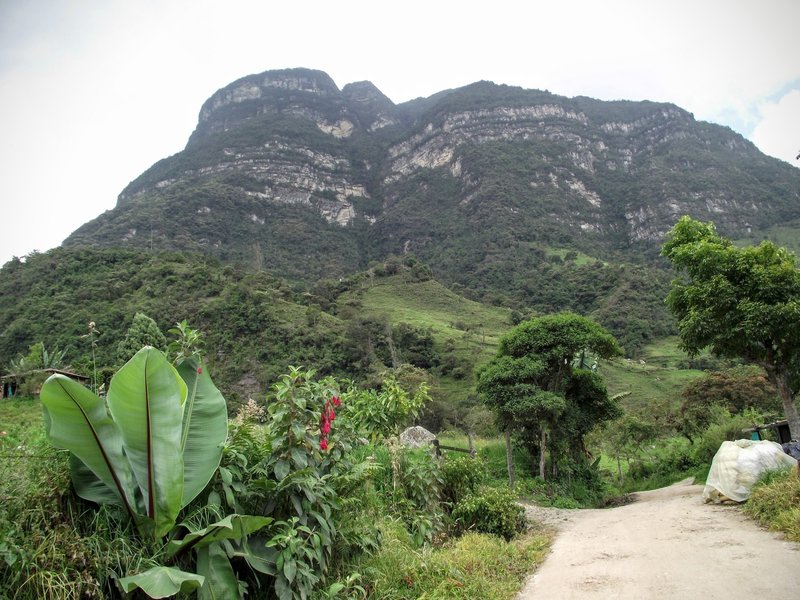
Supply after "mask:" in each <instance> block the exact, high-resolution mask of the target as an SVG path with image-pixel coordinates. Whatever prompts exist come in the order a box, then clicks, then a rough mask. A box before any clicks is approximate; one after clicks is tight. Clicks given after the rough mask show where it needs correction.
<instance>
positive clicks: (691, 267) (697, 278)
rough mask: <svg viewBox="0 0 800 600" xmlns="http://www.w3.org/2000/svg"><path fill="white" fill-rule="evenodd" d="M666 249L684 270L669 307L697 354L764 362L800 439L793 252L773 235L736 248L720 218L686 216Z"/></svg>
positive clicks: (798, 304)
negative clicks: (706, 352) (704, 352)
mask: <svg viewBox="0 0 800 600" xmlns="http://www.w3.org/2000/svg"><path fill="white" fill-rule="evenodd" d="M661 253H662V254H663V255H664V256H666V257H667V258H668V259H669V260H670V261H671V262H672V265H673V266H674V267H675V269H676V270H677V271H678V273H679V275H680V277H679V278H678V279H676V280H674V281H673V282H672V290H671V291H670V293H669V295H668V296H667V306H668V307H669V309H670V310H671V311H672V313H673V314H674V315H675V316H676V317H677V319H678V328H679V330H680V337H681V346H682V347H683V349H684V350H686V351H687V352H688V353H689V354H690V355H694V354H697V353H698V352H699V351H700V350H702V349H703V348H710V349H711V351H712V352H713V353H714V354H716V355H718V356H723V357H728V358H741V359H743V360H745V361H747V362H750V363H754V364H757V365H760V366H761V367H763V368H764V370H765V371H766V373H767V377H768V378H769V380H770V382H771V383H773V384H774V385H775V387H776V388H777V389H778V394H779V395H780V398H781V402H782V404H783V410H784V414H785V415H786V419H787V420H788V422H789V430H790V431H791V435H792V438H793V439H800V417H799V416H798V412H797V406H796V404H795V396H796V395H797V392H798V389H799V388H800V271H798V269H797V264H796V259H795V256H794V254H792V253H791V252H789V251H788V250H786V249H785V248H780V247H778V246H776V245H775V244H773V243H772V242H768V241H764V242H762V243H761V244H760V245H758V246H750V247H746V248H737V247H736V246H734V245H733V243H732V242H731V241H730V240H728V239H725V238H723V237H721V236H720V235H719V234H718V233H717V231H716V229H715V227H714V224H713V223H702V222H700V221H696V220H694V219H691V218H689V217H683V218H681V220H680V221H678V222H677V223H676V224H675V226H674V227H673V228H672V229H671V230H670V232H669V233H668V234H667V237H666V240H665V242H664V245H663V246H662V249H661Z"/></svg>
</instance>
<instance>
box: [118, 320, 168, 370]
mask: <svg viewBox="0 0 800 600" xmlns="http://www.w3.org/2000/svg"><path fill="white" fill-rule="evenodd" d="M145 346H152V347H153V348H157V349H158V350H162V351H163V350H164V349H165V348H166V346H167V339H166V338H165V337H164V334H163V333H161V330H160V329H159V328H158V325H156V322H155V321H154V320H153V319H151V318H150V317H148V316H147V315H146V314H144V313H136V314H135V315H134V317H133V322H132V323H131V326H130V327H129V328H128V331H127V333H126V334H125V338H124V339H123V340H122V341H121V342H120V343H119V345H118V346H117V358H118V359H119V361H120V362H122V363H124V362H127V361H128V360H129V359H130V358H131V357H132V356H133V355H134V354H136V353H137V352H138V351H139V350H140V349H142V348H144V347H145Z"/></svg>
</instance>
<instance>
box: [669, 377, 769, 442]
mask: <svg viewBox="0 0 800 600" xmlns="http://www.w3.org/2000/svg"><path fill="white" fill-rule="evenodd" d="M681 396H683V403H682V404H681V408H680V410H679V411H678V428H679V429H680V432H681V433H682V434H683V435H684V436H686V438H687V439H688V440H689V441H690V442H693V441H694V438H695V437H696V436H698V435H700V434H701V433H702V432H703V431H705V430H706V429H707V428H708V426H709V425H711V423H712V421H713V418H714V412H713V410H712V407H713V406H715V405H716V406H721V407H723V408H725V409H726V410H728V411H729V412H730V413H732V414H733V413H741V412H742V411H744V410H745V409H748V408H750V409H758V410H761V411H769V412H772V411H777V410H779V408H780V402H779V401H778V392H777V390H776V389H775V386H774V385H772V384H771V383H770V382H769V381H768V380H767V376H766V374H765V373H764V371H763V369H761V368H759V367H757V366H755V365H741V366H738V367H734V368H732V369H727V370H725V371H712V372H710V373H706V374H705V375H704V376H702V377H698V378H697V379H695V380H693V381H691V382H689V384H688V385H687V386H686V387H685V388H683V391H682V392H681Z"/></svg>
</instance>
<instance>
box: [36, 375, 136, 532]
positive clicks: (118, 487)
mask: <svg viewBox="0 0 800 600" xmlns="http://www.w3.org/2000/svg"><path fill="white" fill-rule="evenodd" d="M40 397H41V400H42V404H43V405H44V406H45V409H46V411H47V418H46V419H45V423H46V427H47V435H48V437H49V438H50V441H51V442H52V443H53V445H55V446H57V447H60V448H66V449H67V450H69V451H70V452H72V454H73V455H74V456H75V457H77V458H78V459H79V460H80V462H81V463H82V464H83V465H84V466H85V467H86V469H88V470H89V471H90V472H91V473H93V474H94V476H96V478H97V479H99V480H100V481H101V482H102V483H103V484H104V485H105V486H107V487H108V489H109V490H111V493H112V494H113V497H114V498H116V501H117V502H120V503H122V504H123V506H125V508H126V510H127V511H128V512H129V513H130V515H131V516H135V506H134V492H133V491H134V483H133V478H132V477H131V472H130V469H129V467H128V462H127V460H126V459H125V456H124V454H123V450H122V444H123V441H122V435H121V433H120V430H119V427H117V425H116V423H115V422H114V421H113V420H112V419H111V418H110V417H109V415H108V412H107V411H106V407H105V404H104V403H103V401H102V400H101V399H100V398H98V397H97V396H96V395H95V394H94V393H92V392H91V391H90V390H88V389H87V388H85V387H83V386H82V385H81V384H79V383H76V382H75V381H72V380H71V379H69V378H68V377H65V376H64V375H59V374H56V375H51V376H50V378H49V379H48V380H47V381H45V383H44V385H43V386H42V391H41V394H40ZM75 477H76V473H75V471H73V482H74V483H75V489H76V491H77V493H78V495H80V496H81V497H83V498H86V499H87V500H92V501H97V500H96V493H99V492H97V489H98V487H97V486H94V488H93V489H94V490H95V491H94V492H93V491H92V490H91V489H89V488H90V486H88V484H87V485H83V484H82V483H81V481H82V479H83V480H87V481H88V480H89V479H91V478H90V477H89V476H88V475H87V474H86V472H85V471H84V472H83V473H82V475H81V474H78V480H77V481H76V480H75ZM104 498H105V499H108V498H110V497H109V496H108V495H104Z"/></svg>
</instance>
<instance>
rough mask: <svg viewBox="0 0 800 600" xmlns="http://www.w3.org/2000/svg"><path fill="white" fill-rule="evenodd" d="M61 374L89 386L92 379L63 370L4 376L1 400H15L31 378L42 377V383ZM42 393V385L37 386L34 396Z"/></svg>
mask: <svg viewBox="0 0 800 600" xmlns="http://www.w3.org/2000/svg"><path fill="white" fill-rule="evenodd" d="M56 373H58V374H60V375H66V376H67V377H69V378H70V379H74V380H75V381H77V382H78V383H82V384H83V385H88V384H89V383H90V382H91V380H92V378H91V377H87V376H85V375H78V374H77V373H73V372H71V371H65V370H63V369H34V370H32V371H25V372H24V373H16V374H14V375H4V376H2V377H0V383H2V387H3V395H2V396H0V398H13V397H14V396H16V395H17V394H18V393H19V389H20V386H21V385H22V384H23V383H25V380H26V379H28V378H29V377H33V376H35V375H41V376H42V381H44V380H45V379H47V378H48V377H50V375H53V374H56ZM40 391H41V385H39V386H37V387H36V388H35V389H34V390H33V393H34V394H37V395H38V394H39V392H40Z"/></svg>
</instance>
